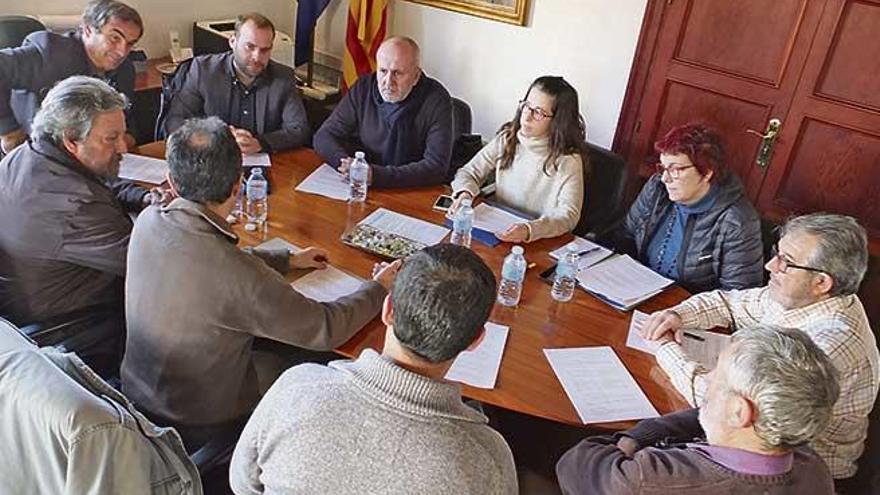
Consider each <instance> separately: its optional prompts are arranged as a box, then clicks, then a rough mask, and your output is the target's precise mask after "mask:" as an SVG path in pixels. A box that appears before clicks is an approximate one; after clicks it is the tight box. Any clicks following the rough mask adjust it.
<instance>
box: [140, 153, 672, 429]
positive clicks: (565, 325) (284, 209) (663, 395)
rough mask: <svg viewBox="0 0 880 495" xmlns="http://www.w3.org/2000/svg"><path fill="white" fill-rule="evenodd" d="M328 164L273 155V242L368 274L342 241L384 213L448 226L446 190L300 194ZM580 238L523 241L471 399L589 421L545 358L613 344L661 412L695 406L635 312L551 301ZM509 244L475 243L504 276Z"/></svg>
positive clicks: (377, 328)
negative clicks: (559, 267)
mask: <svg viewBox="0 0 880 495" xmlns="http://www.w3.org/2000/svg"><path fill="white" fill-rule="evenodd" d="M141 153H143V154H145V155H151V156H157V157H162V156H164V145H163V143H151V144H148V145H145V146H142V147H141ZM320 164H321V160H320V158H319V157H318V156H317V155H316V154H315V153H314V152H313V151H312V150H309V149H300V150H295V151H292V152H285V153H280V154H277V155H275V156H273V157H272V168H271V170H270V172H269V177H270V181H271V187H272V194H271V195H270V196H269V222H268V234H267V237H266V239H271V238H273V237H280V238H283V239H285V240H287V241H289V242H291V243H293V244H296V245H297V246H300V247H305V246H310V245H311V246H319V247H322V248H324V249H326V250H327V251H328V252H329V256H330V262H331V263H332V264H333V265H334V266H336V267H339V268H342V269H344V270H346V271H348V272H350V273H352V274H355V275H358V276H360V277H362V278H367V277H369V275H370V272H371V269H372V267H373V264H374V263H376V262H377V261H380V260H379V259H377V258H376V257H375V256H373V255H370V254H368V253H366V252H363V251H360V250H358V249H355V248H352V247H349V246H346V245H344V244H343V243H342V242H341V241H340V240H339V238H340V236H342V234H343V232H345V231H346V230H347V229H348V228H351V227H352V226H354V225H355V224H357V222H358V221H360V220H361V219H362V218H364V217H365V216H366V215H368V214H369V213H371V212H372V211H373V210H375V209H377V208H379V207H384V208H387V209H390V210H393V211H396V212H399V213H403V214H406V215H410V216H413V217H416V218H421V219H423V220H427V221H429V222H433V223H436V224H442V222H443V214H442V213H439V212H436V211H433V210H432V209H431V206H432V204H433V202H434V199H436V197H437V195H438V194H441V193H443V192H444V188H443V187H440V186H437V187H429V188H419V189H407V190H372V189H371V190H370V191H369V195H368V198H367V202H366V203H365V204H361V205H351V204H348V203H346V202H342V201H336V200H332V199H329V198H325V197H322V196H316V195H312V194H306V193H300V192H296V191H294V187H296V185H297V184H299V182H300V181H302V179H304V178H305V177H307V176H308V175H309V174H310V173H311V172H312V171H313V170H314V169H315V168H317V167H318V166H319V165H320ZM236 232H238V234H239V235H240V236H241V239H242V244H244V245H256V244H259V243H261V242H263V239H262V237H261V236H260V235H258V234H254V233H250V232H246V231H245V230H244V228H241V226H240V225H237V226H236ZM571 239H572V236H571V235H566V236H563V237H558V238H554V239H543V240H540V241H537V242H533V243H530V244H525V245H524V247H525V256H526V258H527V260H528V261H529V262H534V263H536V265H537V266H535V267H534V268H531V269H530V270H528V272H527V273H526V279H525V285H524V288H523V294H522V300H521V302H520V304H519V306H518V307H517V308H515V309H511V308H505V307H502V306H500V305H498V304H496V305H495V308H494V309H493V311H492V315H491V317H490V321H493V322H496V323H499V324H502V325H507V326H509V327H510V332H509V336H508V340H507V345H506V347H505V350H504V355H503V358H502V361H501V369H500V372H499V376H498V380H497V382H496V386H495V388H494V389H493V390H482V389H478V388H473V387H469V386H467V385H463V386H462V387H463V394H464V395H465V396H467V397H470V398H473V399H477V400H479V401H482V402H485V403H489V404H493V405H496V406H499V407H502V408H506V409H510V410H513V411H517V412H520V413H524V414H529V415H533V416H538V417H541V418H546V419H549V420H553V421H558V422H562V423H567V424H571V425H581V424H582V423H581V421H580V419H579V417H578V415H577V413H576V412H575V409H574V406H572V404H571V402H570V401H569V399H568V396H566V394H565V391H564V390H563V389H562V385H560V383H559V381H558V380H557V379H556V375H555V374H554V373H553V370H552V368H551V367H550V364H549V362H548V361H547V359H546V358H545V357H544V353H543V349H545V348H559V347H585V346H611V347H613V348H614V350H615V352H616V353H617V355H618V356H619V357H620V359H621V360H622V361H623V363H624V365H626V367H627V369H629V371H630V373H632V375H633V376H634V377H635V379H636V381H637V382H638V384H639V386H640V387H641V388H642V390H644V392H645V394H646V395H647V396H648V399H649V400H650V401H651V403H652V404H654V407H655V408H656V409H657V411H658V412H660V413H661V414H664V413H668V412H672V411H675V410H679V409H683V408H685V407H687V403H686V402H685V400H684V398H682V397H681V395H679V394H678V393H677V392H676V391H675V390H674V388H673V387H672V384H671V383H670V382H669V380H668V379H667V378H666V375H665V373H664V372H663V371H662V370H661V369H660V368H659V367H658V366H657V364H656V362H655V360H654V358H653V356H650V355H648V354H645V353H642V352H640V351H636V350H634V349H630V348H628V347H626V334H627V330H628V328H629V321H630V314H629V313H622V312H619V311H617V310H615V309H612V308H611V307H609V306H607V305H606V304H604V303H602V302H600V301H599V300H598V299H596V298H594V297H593V296H591V295H589V294H587V293H586V292H584V291H582V290H578V291H577V292H576V294H575V297H574V298H573V299H572V300H571V301H570V302H568V303H564V304H561V303H557V302H556V301H554V300H553V299H552V298H551V297H550V286H549V285H547V284H546V283H544V282H543V281H541V280H540V278H539V277H538V274H539V273H541V272H542V271H544V270H545V269H547V268H549V267H550V266H551V265H552V264H553V260H552V259H551V258H550V257H549V255H548V253H549V252H550V251H552V250H553V249H556V248H558V247H559V246H562V245H563V244H565V243H567V242H568V241H570V240H571ZM510 246H511V245H510V244H507V243H502V244H500V245H498V246H496V247H494V248H491V247H489V246H486V245H484V244H481V243H479V242H477V241H474V242H473V245H472V246H471V247H472V248H473V250H474V251H475V252H477V253H478V254H479V255H480V256H481V257H482V258H483V260H484V261H485V262H486V264H488V265H489V267H490V268H491V269H492V271H493V272H494V273H495V275H496V277H499V279H500V272H501V264H502V261H503V259H504V256H506V255H507V253H508V252H509V251H510ZM685 297H687V293H686V292H685V291H684V290H683V289H681V288H679V287H673V288H671V289H668V290H666V291H664V292H663V293H662V294H660V295H658V296H656V297H654V298H653V299H651V300H650V301H648V302H646V303H644V304H643V305H642V306H641V307H640V308H639V309H640V310H642V311H648V312H650V311H654V310H657V309H661V308H664V307H667V306H671V305H673V304H676V303H678V302H679V301H681V300H683V299H684V298H685ZM384 332H385V327H384V325H383V324H382V322H381V320H380V319H379V318H378V317H376V318H374V319H373V320H372V321H371V322H370V323H369V324H367V326H366V327H365V328H364V329H362V330H361V331H360V332H358V333H357V334H355V335H354V336H353V337H352V338H351V339H350V340H349V341H348V342H346V343H345V345H343V346H342V347H340V348H339V349H337V352H339V353H340V354H343V355H345V356H357V355H358V354H359V353H360V351H361V350H362V349H364V348H367V347H371V348H373V349H381V348H382V343H383V339H384ZM631 425H632V422H627V421H624V422H616V423H602V424H593V425H591V426H594V427H598V428H602V429H609V430H610V429H620V428H625V427H628V426H631Z"/></svg>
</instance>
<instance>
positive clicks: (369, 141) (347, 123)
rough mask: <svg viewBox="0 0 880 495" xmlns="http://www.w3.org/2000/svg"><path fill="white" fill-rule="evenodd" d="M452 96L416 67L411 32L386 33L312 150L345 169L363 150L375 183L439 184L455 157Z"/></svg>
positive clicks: (385, 184)
mask: <svg viewBox="0 0 880 495" xmlns="http://www.w3.org/2000/svg"><path fill="white" fill-rule="evenodd" d="M452 141H453V136H452V98H450V96H449V92H447V91H446V88H444V87H443V85H442V84H440V82H438V81H436V80H434V79H431V78H430V77H428V76H426V75H425V74H424V73H423V72H422V69H421V68H420V67H419V46H418V45H417V44H416V42H415V41H413V40H412V39H410V38H406V37H397V36H396V37H392V38H389V39H387V40H385V41H384V42H383V43H382V45H381V46H380V47H379V51H378V52H377V53H376V72H375V73H373V74H370V75H366V76H363V77H361V78H360V79H358V81H357V82H356V83H355V84H354V86H352V87H351V91H349V92H348V93H347V94H346V95H345V97H344V98H343V99H342V101H340V102H339V105H337V106H336V108H335V109H334V110H333V113H332V114H331V115H330V117H329V118H328V119H327V121H325V122H324V124H323V125H322V126H321V128H320V129H319V130H318V132H317V133H316V134H315V142H314V145H315V151H317V152H318V154H319V155H321V156H322V157H323V158H324V159H325V160H326V161H327V163H328V164H330V165H331V166H333V167H336V168H338V169H339V171H340V172H342V173H344V174H347V173H348V169H349V166H350V165H351V163H352V160H353V158H352V157H353V156H354V154H355V152H356V151H363V152H364V153H365V154H366V159H367V162H368V163H369V166H370V183H371V184H372V185H373V187H380V188H384V187H419V186H429V185H436V184H441V183H443V182H444V181H445V180H446V172H447V169H448V167H449V161H450V158H451V157H452Z"/></svg>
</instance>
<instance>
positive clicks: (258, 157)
mask: <svg viewBox="0 0 880 495" xmlns="http://www.w3.org/2000/svg"><path fill="white" fill-rule="evenodd" d="M241 166H242V167H271V166H272V160H271V159H269V154H268V153H254V154H253V155H241Z"/></svg>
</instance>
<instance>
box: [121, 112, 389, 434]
mask: <svg viewBox="0 0 880 495" xmlns="http://www.w3.org/2000/svg"><path fill="white" fill-rule="evenodd" d="M166 155H167V159H168V166H169V178H168V181H169V183H170V185H171V187H172V188H173V189H174V190H175V191H176V193H177V196H178V197H177V199H175V200H174V201H172V202H171V203H170V204H168V205H167V206H164V207H162V208H159V207H156V206H151V207H149V208H147V209H146V210H144V212H143V213H141V214H140V216H138V219H137V221H136V222H135V226H134V231H133V232H132V236H131V244H130V246H129V253H128V274H127V277H126V282H125V309H126V324H127V330H128V335H127V342H126V349H125V358H124V359H123V362H122V388H123V391H124V392H125V394H126V395H127V396H128V397H130V398H131V399H132V400H133V401H134V402H135V403H137V404H138V407H140V408H142V409H144V410H146V411H147V412H149V413H150V414H151V416H152V417H153V418H155V420H156V421H157V422H159V423H160V424H165V425H170V426H175V427H176V428H177V429H178V431H180V433H181V436H182V437H183V439H184V442H185V443H186V444H187V447H188V448H189V449H190V450H192V449H193V448H195V447H197V446H199V445H200V444H202V443H203V442H204V441H206V440H207V439H209V438H211V436H213V435H214V434H215V433H216V432H217V431H221V430H223V429H225V428H227V427H231V426H234V425H235V424H236V423H237V422H239V421H241V420H243V419H244V418H246V417H247V415H249V414H250V412H251V410H252V409H253V408H254V406H256V404H257V402H258V401H259V399H260V396H261V395H262V393H263V392H264V391H265V390H266V389H268V387H269V385H271V384H272V382H273V381H274V380H275V378H277V377H278V375H279V374H280V373H281V372H282V371H283V370H284V369H286V368H287V367H289V366H291V365H292V364H294V363H298V362H302V361H305V360H310V359H314V358H316V357H317V358H323V359H326V358H327V356H318V355H316V354H315V353H310V352H307V351H306V350H305V349H308V350H312V351H328V350H331V349H334V348H336V347H338V346H339V345H341V344H342V343H344V342H345V341H346V340H348V338H349V337H351V336H352V335H353V334H354V333H355V332H356V331H357V330H359V329H360V328H361V327H362V326H363V325H365V324H366V323H367V322H369V321H370V320H371V319H372V318H373V317H374V316H376V314H377V313H378V312H379V309H380V307H381V304H382V299H383V298H384V297H385V294H386V293H387V291H388V289H389V288H390V287H391V282H392V281H393V279H394V274H395V273H396V270H397V266H398V264H392V265H390V266H389V267H385V268H382V269H380V270H378V271H377V273H376V275H375V277H374V278H373V280H370V281H367V282H364V283H363V284H362V285H361V287H360V288H359V290H357V291H355V292H354V293H352V294H350V295H348V296H345V297H341V298H339V299H336V300H335V301H331V302H318V301H314V300H311V299H308V298H307V297H305V296H303V295H301V294H300V293H298V292H297V291H295V290H294V289H293V288H292V287H291V286H290V284H289V283H288V282H287V281H286V280H285V279H284V277H283V276H282V275H281V274H279V273H278V272H279V271H281V272H284V271H286V270H287V269H288V268H289V266H290V265H291V264H292V265H293V267H295V268H323V267H324V266H325V265H326V263H327V253H326V252H325V251H324V250H322V249H316V248H307V249H303V250H301V251H298V252H296V253H295V254H293V255H292V258H291V253H290V252H289V251H288V248H286V247H285V248H283V249H280V250H274V251H263V250H256V251H255V252H254V253H253V254H251V253H247V252H245V251H242V250H240V249H239V248H238V247H237V246H236V244H237V243H238V236H237V235H236V234H235V233H234V232H233V231H232V228H231V227H230V226H229V224H228V223H227V222H226V220H225V218H226V217H227V216H228V215H229V213H230V211H231V210H232V208H233V207H234V205H235V199H236V197H237V193H238V189H239V187H241V182H240V176H241V160H242V158H241V152H240V150H239V147H238V144H237V143H236V140H235V137H234V136H233V134H232V132H231V130H230V129H229V128H228V126H227V125H226V123H224V122H223V121H222V120H220V119H219V118H217V117H211V118H208V119H193V120H189V121H187V122H186V123H184V124H183V126H181V127H180V128H179V129H178V130H177V131H175V132H174V133H173V134H171V136H170V137H169V138H168V149H167V154H166ZM303 214H308V213H307V212H303ZM270 265H271V266H272V267H277V268H276V269H275V270H273V269H272V268H270ZM159 267H161V269H159Z"/></svg>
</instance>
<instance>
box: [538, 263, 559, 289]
mask: <svg viewBox="0 0 880 495" xmlns="http://www.w3.org/2000/svg"><path fill="white" fill-rule="evenodd" d="M538 276H539V277H541V280H543V281H544V282H547V283H548V284H550V285H553V282H554V281H555V280H556V264H554V265H552V266H551V267H550V268H548V269H546V270H544V271H543V272H541V274H540V275H538Z"/></svg>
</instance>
